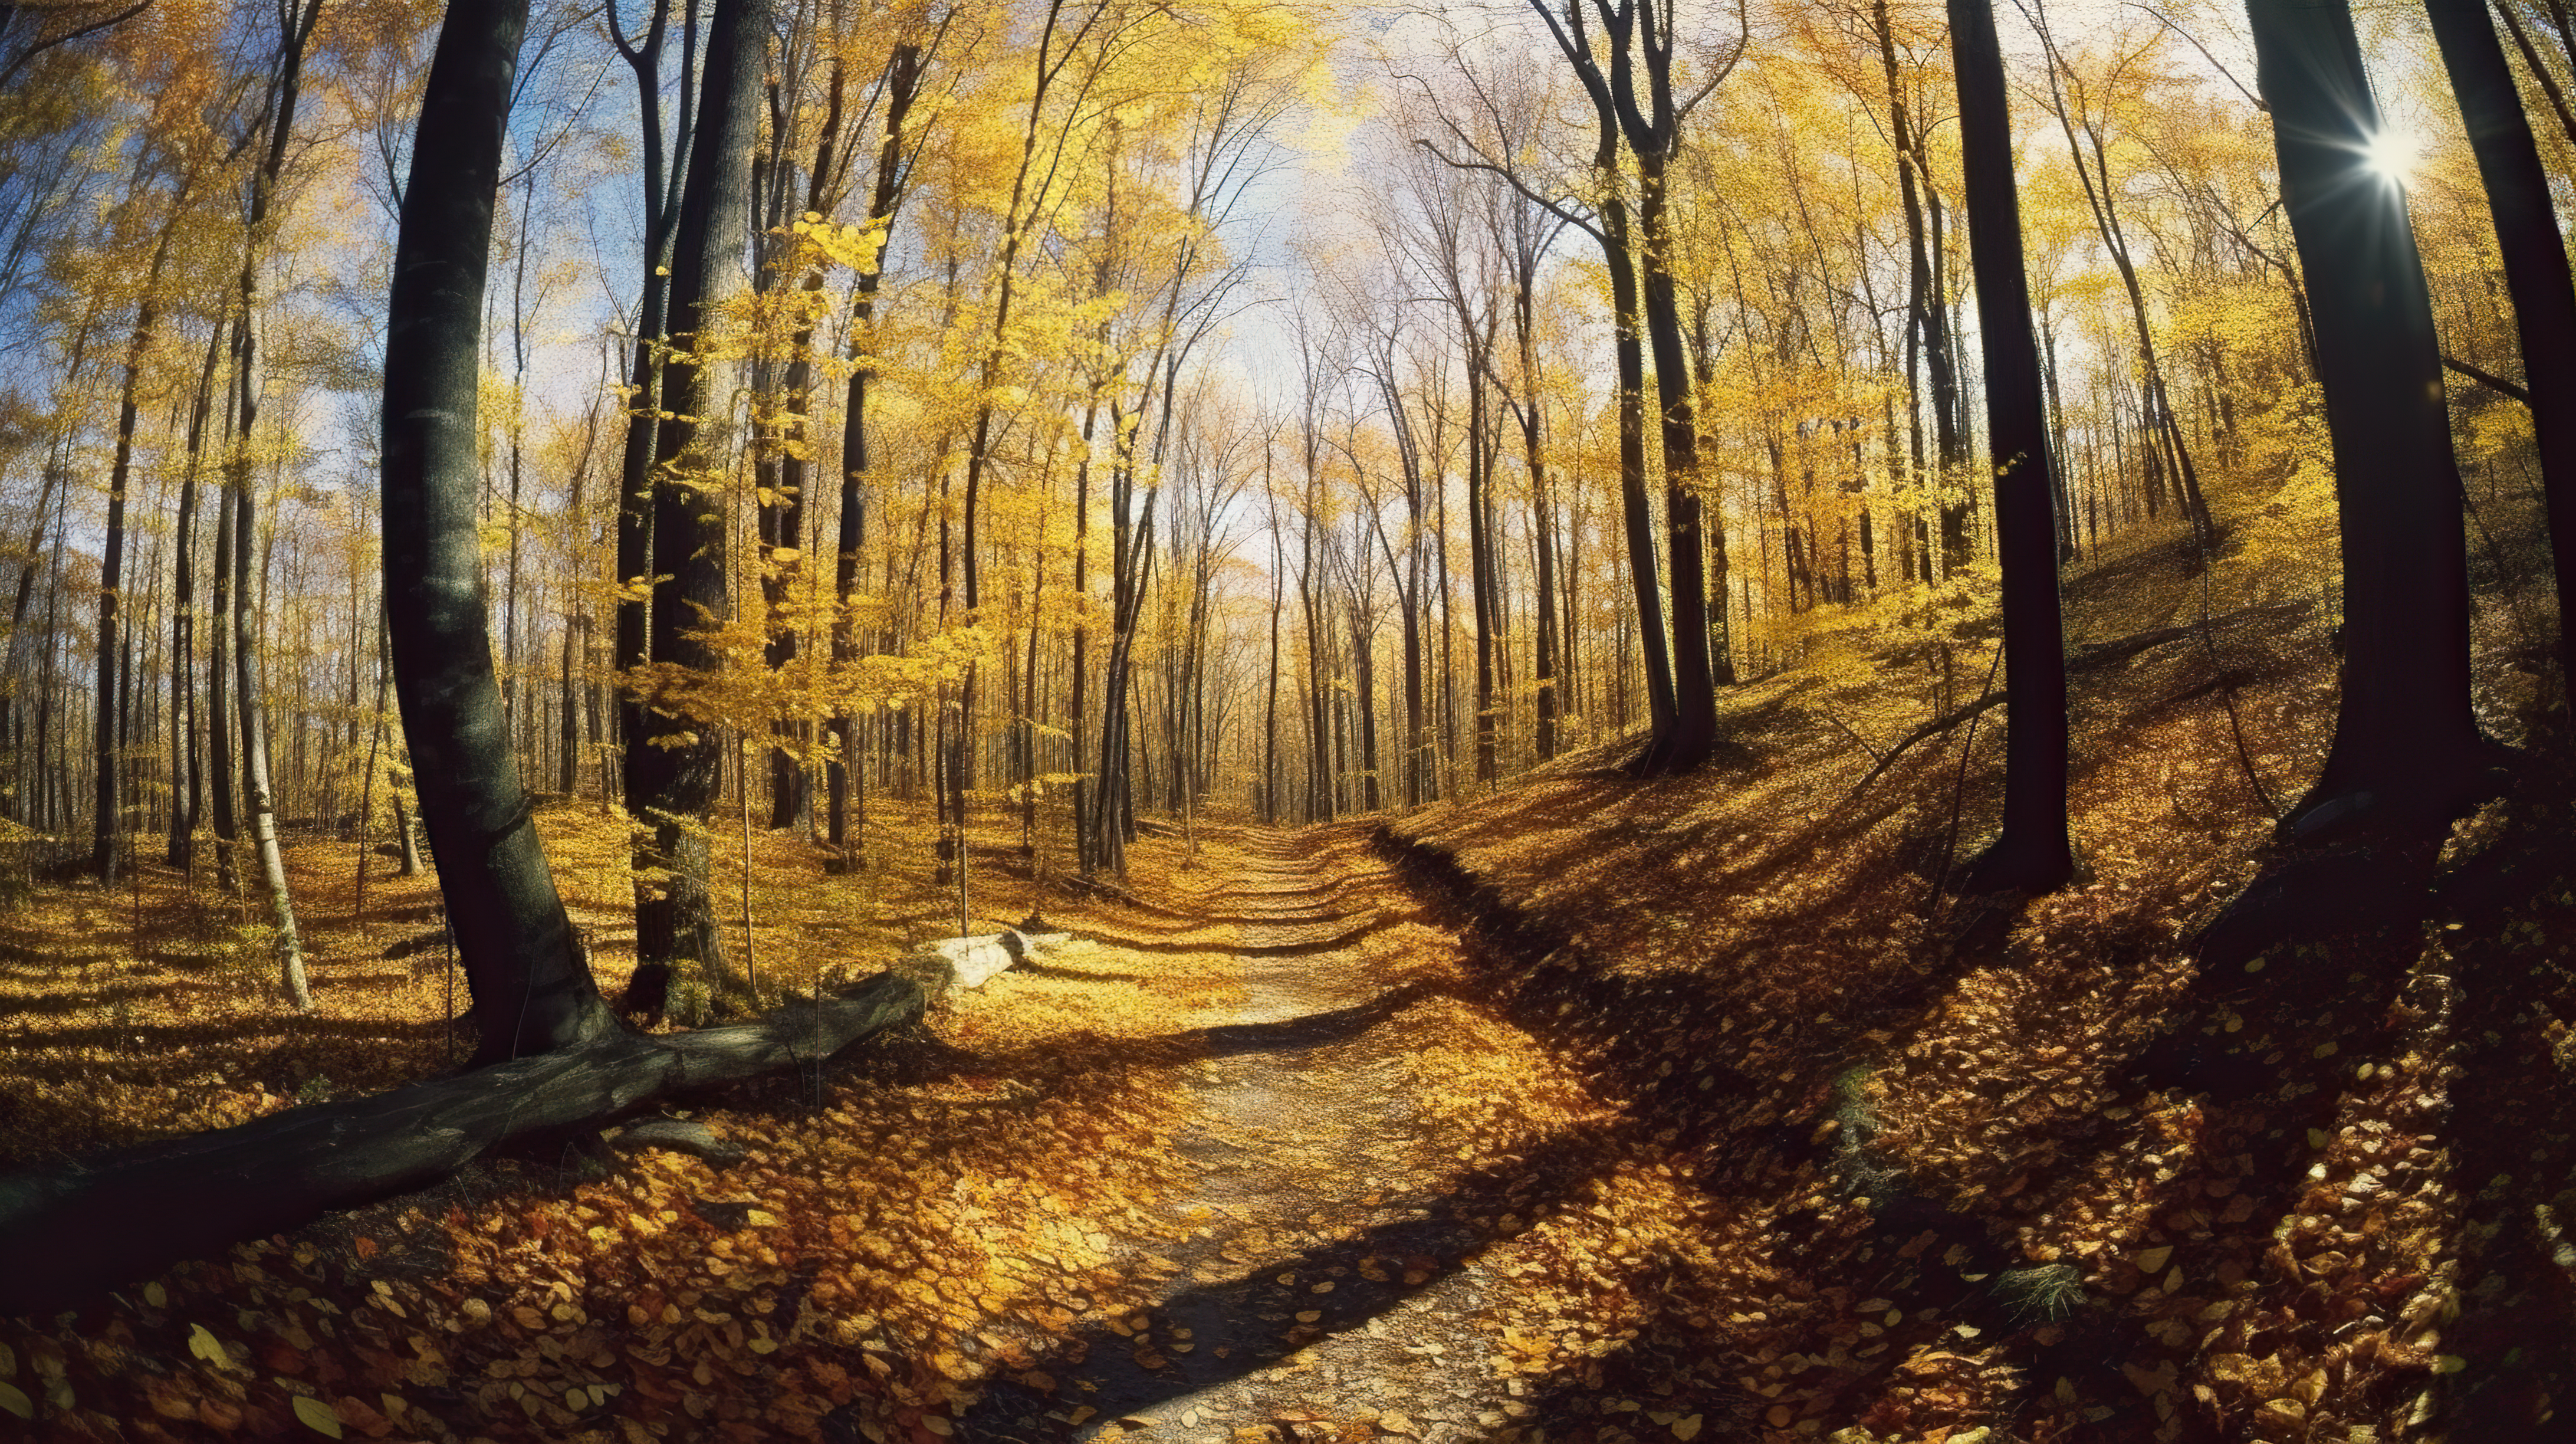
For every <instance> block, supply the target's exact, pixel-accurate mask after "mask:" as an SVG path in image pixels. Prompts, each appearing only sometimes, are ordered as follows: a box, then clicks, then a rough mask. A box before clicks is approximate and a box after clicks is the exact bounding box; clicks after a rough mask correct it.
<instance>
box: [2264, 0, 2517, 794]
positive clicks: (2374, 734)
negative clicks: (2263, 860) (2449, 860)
mask: <svg viewBox="0 0 2576 1444" xmlns="http://www.w3.org/2000/svg"><path fill="white" fill-rule="evenodd" d="M2246 13H2247V15H2248V17H2249V18H2250V19H2251V21H2252V28H2253V32H2254V44H2255V54H2256V57H2257V61H2258V67H2259V68H2258V74H2259V76H2260V83H2261V88H2262V92H2263V96H2264V99H2265V100H2266V101H2267V102H2268V103H2269V105H2270V106H2271V110H2272V124H2273V144H2274V147H2275V149H2276V150H2277V151H2278V153H2279V158H2280V174H2281V193H2282V202H2283V205H2284V208H2285V209H2286V210H2287V211H2288V212H2289V216H2290V229H2291V234H2292V235H2293V236H2294V237H2296V239H2297V242H2298V250H2299V262H2300V265H2301V267H2302V269H2304V270H2305V271H2306V273H2307V281H2308V298H2309V302H2310V305H2311V306H2312V308H2313V309H2314V311H2315V316H2316V328H2317V361H2318V369H2319V379H2320V380H2321V382H2322V383H2323V386H2324V390H2325V402H2326V426H2327V429H2328V431H2329V433H2330V434H2331V436H2332V439H2333V443H2334V457H2335V499H2336V504H2337V509H2338V512H2339V514H2340V517H2341V521H2342V534H2343V568H2344V572H2343V597H2344V623H2343V644H2344V675H2343V699H2342V705H2341V708H2340V710H2339V712H2338V714H2337V716H2336V719H2335V736H2334V744H2333V747H2332V749H2331V751H2330V752H2329V753H2328V755H2327V758H2326V765H2325V771H2324V773H2323V775H2322V776H2320V777H2319V778H2318V779H2317V782H2316V785H2315V786H2314V787H2313V788H2312V789H2311V790H2310V791H2309V793H2308V795H2307V797H2306V798H2305V799H2304V800H2302V801H2301V802H2300V803H2299V804H2298V805H2297V806H2296V807H2294V808H2293V809H2291V811H2290V813H2289V815H2288V816H2287V817H2286V818H2284V819H2283V826H2284V829H2285V831H2286V832H2287V833H2288V835H2290V836H2291V837H2293V838H2297V839H2300V840H2313V839H2316V838H2319V837H2323V836H2325V835H2328V834H2330V833H2332V832H2334V831H2336V830H2338V829H2340V828H2341V827H2343V826H2345V825H2347V824H2350V823H2353V822H2356V821H2359V820H2362V819H2363V818H2365V817H2367V818H2368V819H2369V820H2370V821H2371V822H2373V823H2383V822H2384V823H2385V824H2386V825H2389V826H2394V827H2401V828H2412V827H2421V826H2428V825H2436V824H2438V823H2439V822H2440V821H2442V820H2445V819H2448V818H2449V817H2451V816H2453V815H2455V814H2456V813H2457V812H2458V811H2459V810H2460V809H2462V808H2463V807H2465V806H2467V805H2469V804H2470V803H2471V802H2473V800H2474V799H2475V797H2476V795H2477V794H2478V792H2479V790H2480V786H2481V783H2482V781H2483V777H2482V769H2481V766H2480V760H2481V759H2480V739H2479V737H2478V731H2477V724H2476V722H2475V721H2474V720H2473V718H2472V717H2471V715H2470V711H2469V592H2468V571H2467V561H2466V553H2465V549H2464V548H2465V538H2464V533H2463V526H2462V522H2461V515H2460V480H2459V471H2458V467H2457V464H2456V462H2455V460H2454V458H2453V456H2452V452H2451V430H2450V417H2449V413H2448V409H2447V407H2446V405H2445V403H2444V400H2443V391H2442V371H2441V360H2440V352H2439V350H2438V348H2437V345H2436V342H2435V337H2434V330H2433V309H2432V302H2431V299H2430V296H2429V295H2428V293H2427V292H2426V290H2425V285H2424V272H2423V268H2422V266H2421V264H2420V263H2419V262H2418V260H2417V258H2416V254H2415V237H2414V233H2413V231H2412V230H2411V229H2409V227H2408V225H2407V221H2406V211H2405V205H2404V197H2403V195H2402V194H2401V193H2400V191H2399V190H2398V188H2397V187H2396V186H2395V185H2393V184H2390V183H2386V182H2384V181H2382V180H2380V179H2379V178H2377V177H2375V176H2372V175H2370V174H2369V173H2367V172H2366V171H2364V170H2363V169H2362V166H2361V161H2360V157H2361V156H2362V155H2363V154H2364V153H2365V151H2366V149H2367V146H2368V143H2369V141H2370V139H2371V137H2372V136H2373V135H2374V134H2375V133H2376V132H2377V131H2378V129H2379V110H2378V106H2377V104H2376V103H2375V102H2374V101H2373V100H2372V98H2371V93H2370V86H2369V82H2368V79H2367V78H2366V76H2365V75H2364V73H2363V70H2362V63H2361V48H2360V45H2359V43H2358V42H2357V41H2356V40H2355V39H2354V36H2353V28H2352V13H2351V11H2350V10H2348V9H2347V8H2345V6H2344V5H2343V4H2342V3H2340V0H2336V3H2329V4H2315V3H2297V0H2249V3H2248V4H2247V6H2246Z"/></svg>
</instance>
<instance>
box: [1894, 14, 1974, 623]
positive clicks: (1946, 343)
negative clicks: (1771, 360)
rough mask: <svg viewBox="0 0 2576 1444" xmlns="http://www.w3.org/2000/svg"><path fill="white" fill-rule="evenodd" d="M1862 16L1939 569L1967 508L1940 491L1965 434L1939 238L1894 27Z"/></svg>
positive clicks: (1917, 444) (1958, 542)
mask: <svg viewBox="0 0 2576 1444" xmlns="http://www.w3.org/2000/svg"><path fill="white" fill-rule="evenodd" d="M1870 21H1871V25H1872V28H1873V29H1874V30H1875V31H1876V33H1877V36H1878V48H1879V59H1880V64H1881V66H1882V68H1884V70H1885V71H1886V74H1887V112H1888V134H1889V136H1890V138H1891V139H1892V141H1893V142H1894V144H1895V146H1896V190H1897V200H1898V203H1899V205H1900V206H1901V207H1902V209H1903V210H1904V213H1905V245H1906V255H1907V259H1908V261H1909V263H1910V265H1909V269H1908V271H1907V273H1906V274H1907V278H1906V295H1907V301H1906V308H1907V312H1908V315H1909V317H1910V320H1911V325H1912V327H1913V331H1912V336H1911V338H1909V346H1908V349H1909V351H1910V350H1911V349H1912V348H1913V345H1914V344H1916V343H1919V344H1920V346H1921V348H1922V359H1923V362H1924V364H1925V367H1926V369H1928V370H1929V371H1930V372H1931V377H1932V434H1933V438H1934V450H1933V459H1934V461H1935V463H1936V464H1937V465H1938V466H1939V467H1940V475H1939V477H1938V478H1937V485H1938V488H1939V490H1938V493H1937V494H1938V495H1939V496H1940V498H1941V499H1940V501H1939V502H1938V504H1937V509H1938V510H1939V512H1940V517H1941V568H1942V570H1943V571H1944V572H1945V573H1946V572H1949V571H1952V570H1955V569H1957V568H1959V567H1963V566H1965V565H1967V564H1968V562H1969V561H1970V560H1971V557H1972V552H1973V548H1972V546H1971V544H1970V541H1969V537H1968V509H1967V507H1966V506H1965V505H1964V504H1962V503H1957V502H1953V501H1951V500H1949V497H1948V488H1950V487H1952V486H1955V485H1960V484H1962V483H1963V482H1964V480H1965V478H1964V477H1962V476H1961V475H1960V474H1959V473H1960V470H1961V468H1963V467H1964V466H1965V465H1966V464H1967V460H1968V450H1967V444H1966V439H1965V438H1964V437H1962V436H1961V435H1960V434H1959V420H1958V418H1959V379H1958V369H1957V367H1956V366H1955V365H1954V364H1953V362H1952V359H1951V348H1950V321H1949V313H1948V310H1947V308H1945V307H1944V306H1943V305H1942V304H1941V299H1940V284H1939V278H1938V276H1937V274H1936V272H1935V270H1934V267H1935V266H1936V264H1937V263H1938V257H1939V238H1938V236H1937V235H1935V236H1932V237H1930V238H1929V239H1928V240H1927V237H1926V224H1925V217H1924V210H1925V206H1926V203H1927V201H1929V199H1930V198H1929V197H1927V196H1925V195H1924V194H1923V189H1925V188H1928V187H1929V186H1930V185H1931V183H1932V177H1931V170H1930V167H1929V166H1928V165H1927V164H1926V163H1925V158H1924V154H1923V151H1924V147H1923V138H1922V135H1921V133H1920V132H1919V131H1918V130H1917V129H1916V127H1915V125H1914V122H1913V119H1912V117H1911V115H1910V114H1909V113H1908V110H1907V107H1906V104H1905V87H1904V82H1903V80H1902V78H1901V77H1900V75H1899V74H1898V71H1897V65H1896V31H1895V29H1894V27H1893V26H1892V25H1890V23H1889V21H1888V16H1887V0H1875V3H1874V4H1873V6H1872V8H1871V13H1870ZM1934 204H1937V202H1935V203H1934ZM1935 224H1937V222H1935ZM1906 374H1907V376H1908V378H1909V379H1910V378H1911V377H1912V375H1913V366H1912V357H1911V356H1909V357H1908V364H1907V368H1906ZM1914 425H1915V428H1916V430H1915V437H1914V456H1915V464H1916V470H1917V473H1918V480H1919V479H1920V470H1921V465H1922V456H1923V438H1922V430H1921V428H1922V421H1921V418H1920V416H1919V415H1917V416H1916V418H1915V421H1914ZM1923 569H1924V579H1925V580H1926V581H1929V580H1931V569H1932V559H1931V558H1930V557H1929V556H1928V555H1927V556H1926V557H1925V558H1924V559H1923Z"/></svg>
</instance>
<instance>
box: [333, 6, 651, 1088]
mask: <svg viewBox="0 0 2576 1444" xmlns="http://www.w3.org/2000/svg"><path fill="white" fill-rule="evenodd" d="M527 17H528V0H453V3H451V4H450V5H449V6H448V10H447V18H446V22H445V24H444V25H443V26H442V27H441V29H440V32H439V42H438V49H437V53H436V58H435V59H434V60H433V61H432V63H431V66H430V72H429V82H428V87H427V89H426V91H425V92H424V93H423V96H422V100H421V113H420V130H419V135H418V137H417V138H416V139H415V140H414V142H413V146H412V160H411V179H410V184H409V185H407V186H406V187H405V188H404V193H403V206H402V225H401V233H400V242H399V245H398V247H397V250H396V253H395V261H394V283H393V294H392V296H391V298H390V300H389V301H388V302H387V316H388V328H387V334H386V341H385V390H384V423H383V424H384V453H383V455H384V462H383V464H384V481H383V495H384V537H385V546H384V582H385V597H386V599H387V601H388V602H389V603H390V605H388V606H387V607H386V609H385V615H386V617H387V619H388V622H389V625H390V628H391V639H392V647H393V671H394V690H395V693H396V695H397V696H398V698H399V699H400V704H401V708H402V717H403V733H404V736H405V738H406V739H407V740H408V741H409V743H410V746H411V754H412V760H413V766H414V768H415V771H416V774H417V776H418V778H419V788H420V805H421V816H422V819H423V820H424V821H425V822H426V823H427V824H428V828H429V837H430V845H431V846H432V847H433V848H435V849H436V851H437V854H438V876H439V888H440V891H441V892H442V893H443V894H444V895H445V897H446V899H447V908H448V917H449V920H450V922H449V925H450V926H451V927H452V928H454V930H455V934H456V939H457V945H458V953H459V955H460V957H461V959H462V962H463V964H464V968H465V977H466V983H467V987H468V988H469V989H470V990H471V992H472V994H473V997H474V1020H475V1032H476V1036H477V1043H476V1047H475V1060H476V1061H477V1062H478V1063H484V1064H490V1063H499V1062H503V1061H506V1060H508V1059H511V1058H515V1057H518V1056H520V1055H522V1054H526V1053H538V1052H545V1051H548V1050H550V1049H556V1048H565V1047H572V1046H575V1045H578V1044H582V1043H586V1042H589V1041H592V1040H594V1039H597V1038H599V1037H602V1036H604V1035H606V1034H607V1033H608V1032H609V1031H610V1030H612V1029H613V1028H615V1026H616V1022H615V1019H614V1018H613V1017H612V1016H611V1015H610V1014H609V1012H608V1008H607V1005H606V1004H605V1003H604V1002H602V1001H601V999H600V996H599V990H598V988H597V986H596V985H595V984H594V983H593V981H592V979H591V972H590V965H589V960H588V958H586V957H585V956H584V955H583V953H582V950H581V948H580V947H579V945H578V944H577V943H576V942H575V941H574V938H573V933H572V926H571V924H570V922H569V921H568V920H567V919H566V917H565V915H564V907H563V901H562V899H561V898H560V897H559V896H558V895H557V894H556V891H555V883H554V874H553V873H552V871H551V870H550V869H549V868H548V866H547V864H546V855H545V849H544V847H543V845H542V844H541V843H540V842H539V841H538V839H537V833H536V825H535V820H534V818H532V817H531V816H530V805H529V800H528V796H527V792H526V789H525V788H524V787H523V786H522V785H521V783H520V779H519V766H518V758H517V754H516V751H515V750H514V749H513V748H512V746H511V739H510V728H509V720H508V713H507V711H506V710H505V709H504V707H503V705H502V700H501V688H500V684H499V681H498V679H497V677H496V675H495V673H494V670H493V656H492V638H491V608H490V605H489V603H488V602H487V600H486V592H485V582H484V565H483V546H482V531H481V527H480V525H479V518H478V517H477V515H476V500H477V495H478V493H479V492H480V490H481V482H482V477H481V466H480V454H479V453H480V433H479V422H478V410H477V408H478V401H479V390H480V386H479V380H480V377H479V362H480V353H481V350H482V321H483V296H484V289H485V279H486V269H487V266H488V264H489V260H490V251H491V241H492V214H493V208H494V198H495V195H496V194H497V192H498V189H499V185H500V169H501V146H502V139H503V132H504V129H505V127H506V126H507V124H508V120H509V113H510V96H511V91H512V82H513V80H514V79H515V77H516V74H517V69H518V54H519V41H520V36H521V33H522V32H523V31H524V29H525V28H526V25H527Z"/></svg>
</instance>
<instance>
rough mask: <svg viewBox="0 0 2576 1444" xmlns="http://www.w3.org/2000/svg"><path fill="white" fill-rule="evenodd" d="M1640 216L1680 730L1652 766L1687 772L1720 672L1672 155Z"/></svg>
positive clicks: (1645, 182)
mask: <svg viewBox="0 0 2576 1444" xmlns="http://www.w3.org/2000/svg"><path fill="white" fill-rule="evenodd" d="M1668 79H1669V78H1668V76H1667V74H1666V73H1665V72H1664V71H1663V70H1661V69H1660V68H1653V82H1654V83H1653V88H1654V91H1655V98H1654V101H1653V104H1654V106H1655V108H1656V110H1657V112H1658V114H1659V117H1660V118H1659V121H1658V123H1657V125H1656V127H1655V129H1656V132H1657V133H1658V134H1660V135H1662V136H1663V138H1664V139H1663V144H1664V146H1665V147H1667V148H1669V147H1670V146H1672V145H1673V144H1675V143H1676V141H1677V137H1675V136H1674V135H1673V134H1672V132H1673V131H1674V130H1676V129H1677V122H1676V121H1674V120H1673V119H1672V118H1671V115H1670V111H1671V102H1670V97H1669V95H1668V94H1667V93H1666V92H1667V91H1668V89H1669V84H1668ZM1638 170H1639V171H1640V172H1641V173H1642V179H1641V184H1640V190H1641V191H1642V193H1643V198H1642V200H1641V201H1640V203H1639V205H1638V220H1639V223H1640V228H1641V229H1642V230H1643V231H1644V233H1645V235H1644V239H1645V247H1644V260H1645V266H1644V272H1645V277H1644V286H1643V290H1644V293H1645V294H1644V299H1645V318H1646V335H1647V339H1648V341H1649V342H1650V344H1651V345H1652V346H1653V348H1654V354H1655V398H1656V400H1657V401H1658V402H1659V403H1660V410H1661V413H1662V422H1663V443H1664V524H1665V531H1666V533H1667V538H1668V541H1669V546H1670V551H1671V561H1672V594H1673V634H1672V635H1673V701H1674V715H1673V728H1672V731H1671V733H1670V734H1669V735H1668V736H1667V737H1666V738H1665V739H1664V741H1663V743H1662V744H1661V745H1660V746H1658V747H1656V748H1654V749H1653V750H1652V751H1650V752H1649V753H1648V754H1647V764H1648V767H1649V769H1650V770H1653V771H1656V772H1665V773H1673V772H1687V771H1689V770H1690V769H1692V768H1695V767H1698V766H1700V765H1701V764H1703V763H1705V762H1707V761H1708V759H1709V757H1710V755H1711V754H1712V753H1713V752H1715V750H1716V748H1717V677H1716V674H1715V673H1714V672H1713V671H1712V670H1711V668H1710V665H1709V654H1708V542H1707V539H1706V537H1705V535H1704V534H1703V530H1702V526H1703V523H1702V521H1701V512H1702V510H1703V507H1702V504H1701V501H1700V495H1699V423H1698V421H1697V419H1696V418H1695V414H1694V412H1695V404H1696V402H1695V398H1694V397H1693V396H1692V395H1691V370H1690V363H1689V361H1688V360H1687V359H1686V355H1685V352H1684V350H1683V347H1682V319H1681V306H1680V302H1679V297H1678V296H1677V295H1676V293H1675V288H1674V278H1673V271H1672V249H1671V248H1672V240H1671V236H1670V227H1669V225H1668V224H1667V222H1666V220H1665V208H1666V197H1665V193H1664V171H1663V158H1662V156H1660V155H1656V156H1653V157H1649V158H1641V159H1640V161H1639V163H1638Z"/></svg>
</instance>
